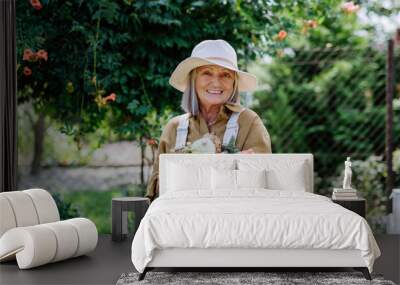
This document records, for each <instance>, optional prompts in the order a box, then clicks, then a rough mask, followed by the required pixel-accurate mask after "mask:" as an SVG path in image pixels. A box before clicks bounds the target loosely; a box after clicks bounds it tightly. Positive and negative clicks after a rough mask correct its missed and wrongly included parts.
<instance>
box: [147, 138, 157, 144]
mask: <svg viewBox="0 0 400 285" xmlns="http://www.w3.org/2000/svg"><path fill="white" fill-rule="evenodd" d="M147 143H148V144H149V145H157V141H156V140H155V139H148V140H147Z"/></svg>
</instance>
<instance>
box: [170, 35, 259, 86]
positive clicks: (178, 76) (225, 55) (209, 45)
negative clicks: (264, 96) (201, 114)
mask: <svg viewBox="0 0 400 285" xmlns="http://www.w3.org/2000/svg"><path fill="white" fill-rule="evenodd" d="M209 64H216V65H219V66H222V67H225V68H228V69H230V70H233V71H235V72H236V73H237V75H238V78H239V80H238V89H239V92H246V91H252V90H254V89H256V87H257V78H256V77H255V76H254V75H252V74H250V73H247V72H244V71H241V70H239V68H238V66H237V55H236V52H235V50H234V49H233V47H232V46H231V45H230V44H229V43H227V42H226V41H224V40H205V41H202V42H201V43H199V44H198V45H196V46H195V47H194V49H193V51H192V54H191V56H190V57H188V58H186V59H185V60H183V61H182V62H181V63H179V65H178V66H177V67H176V68H175V70H174V72H173V73H172V75H171V77H170V78H169V84H171V85H172V86H173V87H175V88H176V89H178V90H179V91H181V92H184V91H185V89H186V86H187V84H188V76H189V73H190V71H192V70H193V69H194V68H196V67H199V66H203V65H209Z"/></svg>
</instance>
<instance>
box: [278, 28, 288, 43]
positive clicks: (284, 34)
mask: <svg viewBox="0 0 400 285" xmlns="http://www.w3.org/2000/svg"><path fill="white" fill-rule="evenodd" d="M286 37H287V32H286V31H284V30H280V31H279V33H278V40H280V41H283V40H284V39H286Z"/></svg>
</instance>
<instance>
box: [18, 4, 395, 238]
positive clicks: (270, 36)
mask: <svg viewBox="0 0 400 285" xmlns="http://www.w3.org/2000/svg"><path fill="white" fill-rule="evenodd" d="M398 27H400V4H399V3H398V2H396V0H385V1H378V0H369V1H359V2H356V3H353V2H344V1H339V0H320V1H317V0H304V1H302V0H296V1H239V0H236V1H229V0H225V1H222V0H221V1H215V0H211V1H186V0H176V1H167V0H158V1H140V0H137V1H134V0H118V1H105V0H85V1H81V0H69V1H63V3H62V4H60V3H59V2H57V1H50V0H41V1H39V0H30V1H28V0H21V1H17V57H18V67H17V68H18V155H19V159H18V164H19V166H18V188H19V189H25V188H31V187H32V188H33V187H35V188H44V189H47V190H49V191H50V192H51V193H52V194H53V196H54V197H55V198H56V201H57V204H58V206H59V208H60V212H61V215H62V218H67V217H74V216H78V215H79V216H86V217H89V218H90V219H92V220H93V221H94V222H95V223H96V225H97V227H98V230H99V232H100V233H109V232H110V219H111V215H110V208H111V198H112V197H117V196H127V195H132V196H143V195H144V191H145V185H146V183H147V179H148V177H149V174H150V172H151V166H152V163H153V161H154V156H155V155H156V149H157V140H158V138H159V136H160V134H161V131H162V128H163V126H164V125H165V123H166V122H167V121H168V119H169V118H171V117H172V116H175V115H177V114H180V113H181V112H182V111H181V110H180V108H179V106H180V99H181V94H179V92H177V91H176V90H174V89H173V88H172V87H171V86H169V85H168V79H169V76H170V74H171V73H172V71H173V70H174V68H175V67H176V65H177V64H178V63H179V62H180V61H181V60H182V59H184V58H186V57H188V56H189V55H190V52H191V50H192V48H193V47H194V45H195V44H197V43H198V42H200V41H202V40H204V39H218V38H222V39H225V40H227V41H228V42H229V43H231V44H232V46H233V47H234V48H235V49H236V51H237V53H238V59H239V66H240V67H241V68H244V69H247V70H249V71H250V72H253V73H255V74H256V75H257V76H258V78H259V87H258V89H257V91H256V92H254V93H245V94H241V101H242V104H243V105H245V106H247V107H250V108H252V109H254V110H255V111H256V112H257V113H258V114H259V115H260V117H261V118H262V120H263V122H264V124H265V126H266V127H267V129H268V131H269V133H270V135H271V140H272V150H273V152H274V153H304V152H307V153H313V154H314V161H315V192H316V193H318V194H322V195H326V196H330V195H331V193H332V188H333V187H340V186H341V180H342V175H343V174H342V172H343V168H344V164H343V162H344V160H345V159H346V157H347V156H351V158H352V160H353V173H354V177H353V184H354V186H355V188H357V190H359V192H360V193H361V194H362V195H363V196H364V197H365V198H366V199H367V205H368V212H367V218H368V220H369V222H370V224H371V225H372V227H373V229H374V231H375V232H384V231H385V216H386V214H387V212H388V210H389V209H388V208H387V206H388V193H387V191H386V190H385V189H386V184H385V183H386V179H387V175H388V171H387V161H386V155H385V149H386V147H387V145H386V144H385V127H386V108H387V102H386V100H385V94H386V86H387V85H386V80H387V79H386V78H387V55H388V46H387V43H388V39H389V38H393V37H394V38H395V49H394V58H393V63H394V70H395V74H396V76H397V77H395V80H397V81H395V85H394V93H393V100H392V101H391V103H392V104H393V143H392V146H393V149H394V152H393V160H392V162H393V171H394V176H393V177H394V185H395V186H400V80H398V74H399V72H400V57H399V50H400V48H399V47H400V33H399V34H398V35H397V38H396V28H398Z"/></svg>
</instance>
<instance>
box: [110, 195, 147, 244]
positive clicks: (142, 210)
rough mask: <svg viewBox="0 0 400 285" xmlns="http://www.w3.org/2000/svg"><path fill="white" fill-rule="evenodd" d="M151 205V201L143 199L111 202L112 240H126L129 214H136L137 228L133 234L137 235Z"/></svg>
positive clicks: (120, 199)
mask: <svg viewBox="0 0 400 285" xmlns="http://www.w3.org/2000/svg"><path fill="white" fill-rule="evenodd" d="M149 205H150V200H149V199H148V198H143V197H119V198H113V199H112V202H111V213H112V227H111V233H112V240H113V241H123V240H124V239H125V238H126V236H127V234H128V212H134V213H135V228H134V232H133V234H135V233H136V231H137V229H138V227H139V224H140V221H141V220H142V218H143V217H144V214H146V211H147V208H148V207H149Z"/></svg>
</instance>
